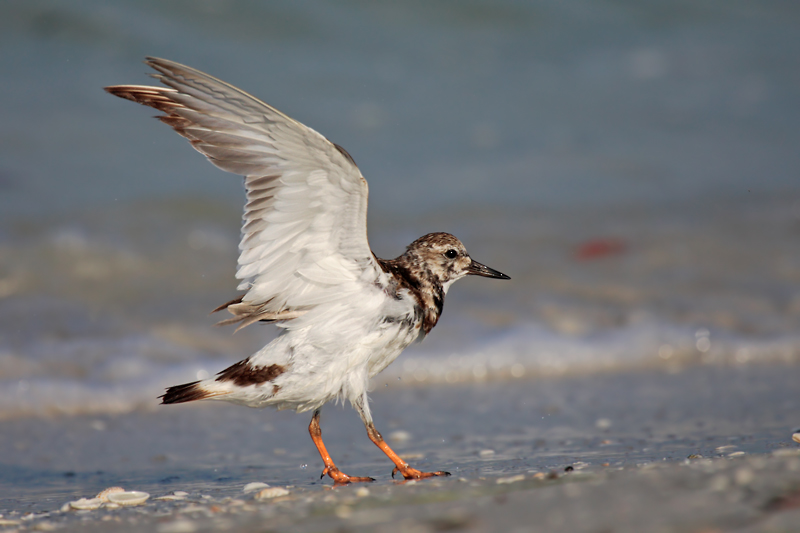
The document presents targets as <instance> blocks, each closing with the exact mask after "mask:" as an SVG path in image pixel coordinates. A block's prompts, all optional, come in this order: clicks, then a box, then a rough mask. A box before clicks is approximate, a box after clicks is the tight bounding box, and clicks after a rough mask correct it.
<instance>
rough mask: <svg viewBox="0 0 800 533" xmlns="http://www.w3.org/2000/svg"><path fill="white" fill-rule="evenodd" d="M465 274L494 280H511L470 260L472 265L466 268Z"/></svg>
mask: <svg viewBox="0 0 800 533" xmlns="http://www.w3.org/2000/svg"><path fill="white" fill-rule="evenodd" d="M467 274H473V275H475V276H483V277H484V278H495V279H511V278H510V277H508V276H506V275H505V274H503V273H502V272H498V271H497V270H495V269H493V268H489V267H487V266H486V265H482V264H480V263H478V262H477V261H475V260H474V259H473V260H472V263H470V265H469V266H468V267H467Z"/></svg>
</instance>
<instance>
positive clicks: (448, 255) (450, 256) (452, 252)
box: [444, 248, 458, 259]
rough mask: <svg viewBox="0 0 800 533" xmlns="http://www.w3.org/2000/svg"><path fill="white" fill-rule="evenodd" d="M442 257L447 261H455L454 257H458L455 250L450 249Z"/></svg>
mask: <svg viewBox="0 0 800 533" xmlns="http://www.w3.org/2000/svg"><path fill="white" fill-rule="evenodd" d="M444 256H445V257H446V258H448V259H455V258H456V257H458V252H456V251H455V250H453V249H452V248H450V249H449V250H447V251H446V252H445V253H444Z"/></svg>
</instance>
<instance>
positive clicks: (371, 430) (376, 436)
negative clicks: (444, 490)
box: [366, 422, 450, 479]
mask: <svg viewBox="0 0 800 533" xmlns="http://www.w3.org/2000/svg"><path fill="white" fill-rule="evenodd" d="M366 426H367V435H368V436H369V440H371V441H372V442H374V443H375V446H377V447H378V448H380V449H381V450H382V451H383V453H385V454H386V456H387V457H388V458H389V459H391V460H392V462H393V463H394V464H395V467H394V470H392V477H394V475H395V474H396V473H398V472H400V473H401V474H403V477H404V478H406V479H422V478H426V477H433V476H449V475H450V472H442V471H439V472H420V471H419V470H417V469H416V468H411V467H410V466H408V463H406V462H405V461H403V460H402V459H401V458H400V456H399V455H397V454H396V453H395V452H394V450H392V449H391V448H389V445H388V444H386V441H384V440H383V437H382V436H381V434H380V433H378V430H377V429H375V424H373V423H372V422H367V424H366Z"/></svg>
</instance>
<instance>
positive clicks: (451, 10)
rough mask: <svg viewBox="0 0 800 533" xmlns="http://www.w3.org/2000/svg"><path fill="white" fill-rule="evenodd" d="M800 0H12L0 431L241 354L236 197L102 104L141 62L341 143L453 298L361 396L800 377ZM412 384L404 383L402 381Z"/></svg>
mask: <svg viewBox="0 0 800 533" xmlns="http://www.w3.org/2000/svg"><path fill="white" fill-rule="evenodd" d="M798 29H800V7H797V6H795V5H794V4H792V3H787V2H778V1H773V2H759V3H757V4H753V3H747V2H730V1H716V2H713V1H710V2H703V3H697V2H667V1H650V2H644V3H642V2H624V1H623V2H599V3H598V2H555V1H552V0H547V1H541V2H534V3H532V2H512V1H506V2H474V1H468V2H449V3H448V2H445V3H435V4H429V3H425V2H410V3H402V4H398V3H393V2H337V3H323V2H317V3H302V4H298V3H290V2H277V3H268V4H267V3H261V2H255V1H249V2H248V1H228V2H190V1H188V0H187V1H172V2H132V1H130V2H114V3H103V2H96V1H74V2H68V3H52V2H37V1H24V2H23V1H13V0H12V1H7V2H4V3H3V4H2V6H0V30H2V31H0V49H2V52H3V53H2V54H0V65H2V72H3V74H2V83H0V117H2V120H0V139H1V140H2V142H0V413H2V416H5V417H10V416H17V415H21V414H26V413H48V412H114V411H126V410H130V409H132V408H134V407H140V406H154V405H155V404H156V401H155V396H156V395H158V394H160V392H161V391H162V389H163V387H164V386H166V385H168V384H175V383H180V382H183V381H189V380H192V379H196V378H200V377H203V376H206V375H210V374H213V373H214V372H216V371H218V370H220V369H222V368H224V365H226V364H228V363H229V362H232V361H235V360H238V359H241V358H243V357H245V356H247V355H249V354H250V353H252V351H254V350H256V349H257V348H258V347H260V346H261V345H263V343H264V342H266V341H267V340H269V339H270V338H271V336H272V335H274V334H275V332H274V329H273V328H271V327H269V326H264V327H259V326H251V327H249V328H247V329H246V330H244V331H242V332H240V333H238V334H236V335H235V336H233V335H231V331H230V330H228V329H215V328H213V327H212V324H213V323H214V322H215V321H216V317H209V316H207V314H208V311H210V310H211V309H213V308H214V307H216V305H218V304H219V303H221V302H224V301H227V300H228V299H230V298H232V297H233V296H234V295H235V294H236V292H235V287H236V282H235V280H234V278H233V275H234V272H235V261H236V256H237V250H236V245H237V242H238V225H239V218H240V213H241V205H242V203H243V194H242V187H241V180H240V178H237V177H236V176H232V175H227V174H225V173H222V172H221V171H219V170H217V169H215V168H214V167H212V166H211V165H209V164H208V163H207V162H206V161H204V160H203V158H202V157H201V156H199V155H198V154H197V153H195V152H194V151H193V150H191V148H190V147H189V146H187V144H186V143H185V141H184V140H183V139H181V138H180V137H178V136H177V135H175V134H174V133H173V132H171V131H170V130H169V128H167V127H165V126H164V125H162V124H159V123H158V122H156V121H154V120H152V119H150V118H149V116H150V115H152V113H151V112H149V110H146V109H143V108H141V107H140V106H135V105H133V104H130V103H127V102H123V101H121V100H119V99H115V98H113V97H111V96H109V95H107V94H105V93H104V92H103V91H102V87H103V86H105V85H110V84H119V83H148V78H147V77H146V76H145V72H146V70H147V69H146V67H145V66H144V65H142V63H141V60H142V58H143V57H144V56H145V55H155V56H161V57H167V58H169V59H173V60H176V61H180V62H183V63H186V64H189V65H191V66H193V67H196V68H199V69H201V70H204V71H206V72H209V73H210V74H212V75H215V76H217V77H220V78H222V79H224V80H226V81H228V82H230V83H233V84H234V85H237V86H239V87H240V88H242V89H244V90H246V91H248V92H250V93H252V94H254V95H255V96H257V97H259V98H261V99H263V100H265V101H267V102H269V103H271V104H272V105H275V106H276V107H277V108H278V109H280V110H282V111H284V112H285V113H287V114H289V115H290V116H292V117H294V118H296V119H298V120H300V121H302V122H304V123H306V124H307V125H309V126H310V127H312V128H314V129H316V130H318V131H320V132H321V133H322V134H324V135H326V136H327V137H329V138H330V139H331V140H333V141H335V142H337V143H338V144H341V145H342V146H344V147H345V148H347V150H348V151H349V152H350V153H351V154H352V155H353V157H354V158H355V160H356V161H357V162H358V164H359V166H360V168H361V169H362V172H363V173H364V175H365V176H366V177H367V179H368V180H369V183H370V192H371V197H370V228H369V229H370V241H371V244H372V246H373V249H374V250H375V251H376V253H377V254H378V255H379V256H382V257H394V256H396V255H398V254H400V253H401V252H402V250H403V247H404V246H405V245H406V244H408V243H409V242H411V241H412V240H413V239H415V238H416V237H418V236H419V235H422V234H424V233H427V232H430V231H449V232H452V233H454V234H456V235H457V236H459V237H460V238H461V239H462V240H463V241H464V242H465V244H466V245H467V247H468V249H469V250H470V252H471V253H472V255H473V257H475V258H476V259H477V260H479V261H481V262H483V263H486V264H488V265H490V266H492V267H494V268H497V269H498V270H501V271H503V272H506V273H508V274H509V275H511V277H512V281H510V282H505V283H499V282H491V281H489V280H474V279H471V280H466V281H462V282H460V283H459V284H457V286H456V287H455V288H454V289H453V290H452V291H451V292H450V294H449V295H448V300H447V305H446V309H445V313H444V316H443V318H442V320H441V321H440V323H439V325H438V326H437V328H436V330H435V331H434V332H433V334H432V335H431V336H430V337H429V338H428V339H427V340H426V341H425V342H424V343H423V344H421V345H419V346H415V347H413V348H412V349H409V350H408V351H407V352H406V353H405V354H404V355H403V356H401V358H400V359H399V360H398V361H397V362H395V363H394V364H393V365H392V366H391V367H390V368H389V369H387V371H386V372H385V373H384V374H382V375H381V376H379V377H378V378H377V379H376V384H375V386H376V387H377V386H382V385H383V384H384V383H388V382H390V381H391V383H393V384H394V383H401V384H402V383H430V382H437V383H448V382H449V383H456V382H463V381H471V380H488V379H531V378H532V377H533V378H535V377H536V376H546V375H551V374H565V373H578V372H601V371H602V372H613V371H615V370H622V369H629V368H632V367H652V366H657V367H658V366H660V367H664V368H667V369H672V368H691V367H692V366H695V365H715V364H751V363H759V362H789V363H792V362H797V361H798V359H800V334H798V331H800V246H798V240H799V239H800V174H799V172H798V169H800V150H798V149H797V147H798V146H800V129H798V128H797V124H798V123H800V104H799V103H798V102H800V40H798V39H797V37H796V35H797V32H798ZM398 380H399V381H398Z"/></svg>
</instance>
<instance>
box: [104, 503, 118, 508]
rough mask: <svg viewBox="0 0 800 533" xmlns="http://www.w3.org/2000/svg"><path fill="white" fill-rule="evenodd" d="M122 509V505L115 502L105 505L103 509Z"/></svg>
mask: <svg viewBox="0 0 800 533" xmlns="http://www.w3.org/2000/svg"><path fill="white" fill-rule="evenodd" d="M120 507H122V506H121V505H120V504H118V503H114V502H108V503H104V504H103V509H119V508H120Z"/></svg>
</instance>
